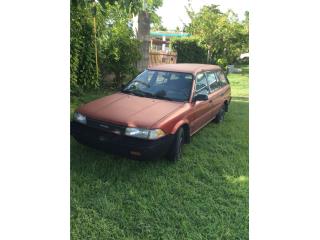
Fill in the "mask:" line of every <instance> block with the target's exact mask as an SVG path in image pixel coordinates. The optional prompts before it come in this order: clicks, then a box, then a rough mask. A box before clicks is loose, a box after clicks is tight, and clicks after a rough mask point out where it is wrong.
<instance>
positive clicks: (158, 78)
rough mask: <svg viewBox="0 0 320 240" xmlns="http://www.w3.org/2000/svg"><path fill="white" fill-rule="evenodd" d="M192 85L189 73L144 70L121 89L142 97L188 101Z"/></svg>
mask: <svg viewBox="0 0 320 240" xmlns="http://www.w3.org/2000/svg"><path fill="white" fill-rule="evenodd" d="M191 87H192V75H191V74H189V73H177V72H165V71H151V70H145V71H144V72H142V73H141V74H140V75H138V76H137V77H136V78H135V79H134V80H132V81H131V82H129V83H128V85H127V86H126V87H125V88H124V89H123V90H122V92H124V93H128V94H133V95H137V96H142V97H150V98H158V99H166V100H171V101H179V102H184V101H188V100H189V97H190V93H191Z"/></svg>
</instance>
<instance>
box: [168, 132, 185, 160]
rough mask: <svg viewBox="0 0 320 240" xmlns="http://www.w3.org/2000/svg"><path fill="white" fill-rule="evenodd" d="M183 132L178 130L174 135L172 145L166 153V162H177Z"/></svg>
mask: <svg viewBox="0 0 320 240" xmlns="http://www.w3.org/2000/svg"><path fill="white" fill-rule="evenodd" d="M184 134H185V133H184V130H183V128H179V129H178V131H177V133H176V134H175V138H174V141H173V145H172V147H171V149H170V150H169V153H168V156H167V158H168V160H169V161H171V162H177V161H178V160H180V158H181V150H182V145H183V144H184Z"/></svg>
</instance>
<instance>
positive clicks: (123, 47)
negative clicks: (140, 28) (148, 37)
mask: <svg viewBox="0 0 320 240" xmlns="http://www.w3.org/2000/svg"><path fill="white" fill-rule="evenodd" d="M107 14H108V16H109V19H108V24H109V28H108V30H107V31H106V34H105V38H104V39H103V40H102V42H101V45H102V46H103V50H102V51H101V59H102V61H103V62H102V63H103V66H104V68H105V69H106V70H107V71H108V72H113V73H114V74H115V76H116V78H115V85H116V86H119V85H120V84H121V83H122V81H123V80H124V77H125V75H126V74H130V75H134V74H135V73H136V72H137V70H136V62H137V61H138V60H139V59H140V57H141V54H140V51H139V47H140V42H139V41H138V40H137V39H135V38H134V34H133V31H132V29H131V27H130V26H129V25H128V22H129V21H130V15H129V14H128V13H126V12H124V11H121V6H120V5H119V4H114V5H113V6H110V7H108V12H107Z"/></svg>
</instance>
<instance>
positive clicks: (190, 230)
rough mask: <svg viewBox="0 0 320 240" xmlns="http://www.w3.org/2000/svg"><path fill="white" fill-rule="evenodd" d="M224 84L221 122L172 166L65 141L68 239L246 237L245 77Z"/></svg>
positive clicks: (198, 137) (233, 77)
mask: <svg viewBox="0 0 320 240" xmlns="http://www.w3.org/2000/svg"><path fill="white" fill-rule="evenodd" d="M228 77H229V80H230V82H231V86H232V95H233V98H232V103H231V105H230V108H229V112H228V113H227V114H226V116H225V121H224V122H223V123H222V124H221V125H215V124H211V123H210V124H208V125H207V126H206V127H204V128H203V129H202V130H201V131H199V132H198V133H196V134H195V135H194V136H193V137H192V139H191V143H190V144H189V145H186V146H185V147H184V148H183V153H182V160H181V161H180V162H178V163H176V164H172V163H169V162H168V161H166V160H165V159H159V160H158V161H132V160H128V159H126V158H123V157H120V156H114V155H111V154H107V153H105V152H101V151H97V150H94V149H92V148H89V147H85V146H83V145H81V144H78V143H77V142H76V141H75V140H74V139H73V138H71V146H70V148H71V163H70V165H71V170H70V178H71V180H70V182H71V183H70V194H71V202H70V205H71V226H70V228H71V239H74V240H75V239H248V238H249V233H248V232H249V152H248V144H249V142H248V138H249V125H248V121H249V114H248V111H249V102H248V74H247V73H244V72H242V73H240V74H230V75H229V76H228ZM99 94H100V96H101V97H102V96H105V95H106V93H105V92H102V93H99ZM97 97H99V96H97V95H95V94H93V93H92V94H91V95H86V99H81V101H79V102H77V106H79V105H80V104H81V103H83V102H88V101H91V100H93V99H96V98H97Z"/></svg>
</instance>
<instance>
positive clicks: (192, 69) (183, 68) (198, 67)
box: [148, 63, 221, 75]
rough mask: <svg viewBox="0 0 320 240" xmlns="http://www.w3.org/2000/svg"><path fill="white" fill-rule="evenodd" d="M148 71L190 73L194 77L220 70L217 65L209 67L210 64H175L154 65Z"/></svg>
mask: <svg viewBox="0 0 320 240" xmlns="http://www.w3.org/2000/svg"><path fill="white" fill-rule="evenodd" d="M148 70H155V71H168V72H182V73H192V74H194V75H196V74H197V73H198V72H202V71H217V70H221V68H220V67H219V66H217V65H211V64H198V63H177V64H161V65H156V66H153V67H149V68H148Z"/></svg>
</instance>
